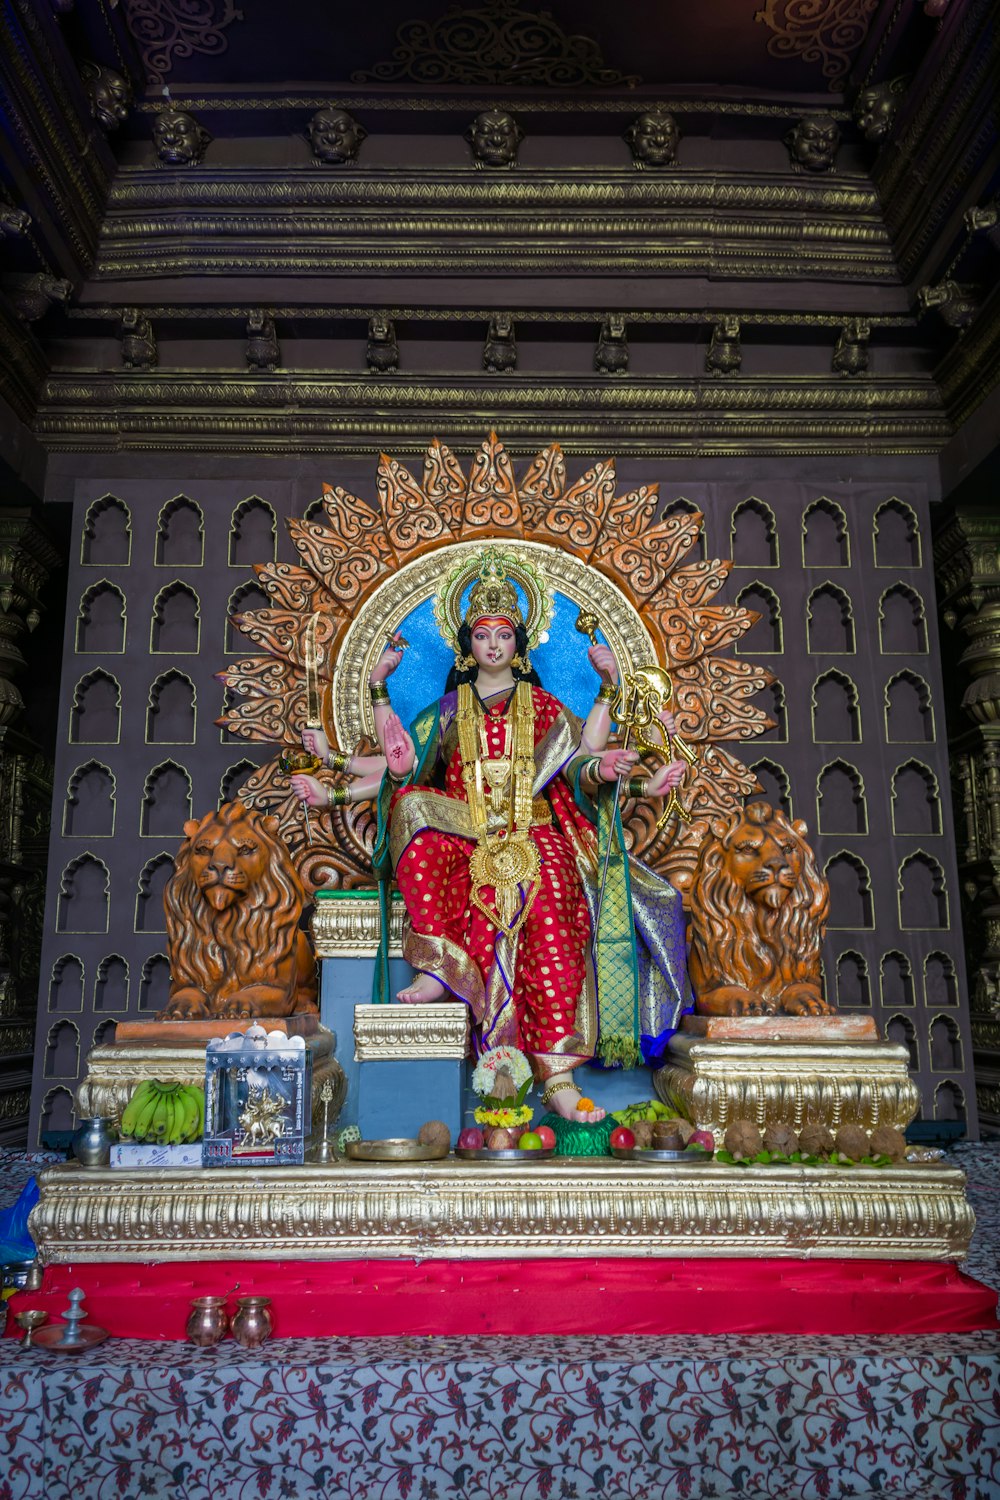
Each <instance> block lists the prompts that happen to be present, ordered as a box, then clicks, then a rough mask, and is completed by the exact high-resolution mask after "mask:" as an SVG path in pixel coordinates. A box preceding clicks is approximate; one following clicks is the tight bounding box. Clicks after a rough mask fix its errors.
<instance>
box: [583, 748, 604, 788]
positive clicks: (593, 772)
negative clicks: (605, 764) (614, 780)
mask: <svg viewBox="0 0 1000 1500" xmlns="http://www.w3.org/2000/svg"><path fill="white" fill-rule="evenodd" d="M600 768H601V757H600V756H599V755H595V756H594V757H593V759H592V760H588V762H587V764H586V765H585V766H584V768H583V774H584V775H585V776H589V777H590V779H591V781H592V782H593V783H594V785H595V786H602V785H603V783H602V781H601V778H600V776H598V774H597V773H598V771H599V770H600Z"/></svg>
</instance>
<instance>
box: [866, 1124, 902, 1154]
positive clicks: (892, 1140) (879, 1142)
mask: <svg viewBox="0 0 1000 1500" xmlns="http://www.w3.org/2000/svg"><path fill="white" fill-rule="evenodd" d="M872 1155H873V1156H891V1157H892V1159H893V1161H902V1160H903V1158H904V1156H905V1155H906V1138H905V1137H904V1135H903V1132H902V1131H901V1130H897V1129H896V1127H895V1126H894V1125H879V1126H878V1127H877V1128H876V1129H875V1130H873V1131H872Z"/></svg>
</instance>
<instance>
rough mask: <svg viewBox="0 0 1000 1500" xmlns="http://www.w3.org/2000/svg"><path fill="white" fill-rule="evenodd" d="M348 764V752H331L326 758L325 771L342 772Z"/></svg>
mask: <svg viewBox="0 0 1000 1500" xmlns="http://www.w3.org/2000/svg"><path fill="white" fill-rule="evenodd" d="M350 764H351V752H350V751H349V750H331V751H330V754H329V755H328V756H327V758H326V765H327V770H329V771H341V772H344V771H346V770H347V768H348V766H349V765H350Z"/></svg>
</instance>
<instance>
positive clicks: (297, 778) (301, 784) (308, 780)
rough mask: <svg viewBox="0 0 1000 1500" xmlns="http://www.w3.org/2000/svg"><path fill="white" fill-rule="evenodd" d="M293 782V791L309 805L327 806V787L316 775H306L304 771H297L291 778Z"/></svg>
mask: <svg viewBox="0 0 1000 1500" xmlns="http://www.w3.org/2000/svg"><path fill="white" fill-rule="evenodd" d="M291 783H292V791H293V792H294V793H295V795H296V797H299V798H300V799H301V800H302V801H303V802H304V803H305V804H306V806H307V807H326V805H327V794H326V787H325V786H324V785H323V783H322V782H321V781H317V780H316V777H315V776H306V775H305V773H304V772H302V771H297V772H296V774H295V775H294V776H293V777H292V778H291Z"/></svg>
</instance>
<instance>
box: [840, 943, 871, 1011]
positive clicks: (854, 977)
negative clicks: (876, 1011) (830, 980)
mask: <svg viewBox="0 0 1000 1500" xmlns="http://www.w3.org/2000/svg"><path fill="white" fill-rule="evenodd" d="M836 1003H837V1005H838V1006H844V1007H847V1008H848V1009H852V1008H853V1009H857V1008H859V1007H862V1006H863V1007H865V1008H866V1009H870V1008H871V1003H872V990H871V979H870V976H869V973H868V964H867V962H866V960H865V958H864V957H863V955H862V954H860V953H857V952H855V950H854V949H853V948H848V949H846V950H845V951H844V952H843V953H841V954H840V956H839V957H838V959H837V992H836Z"/></svg>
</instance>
